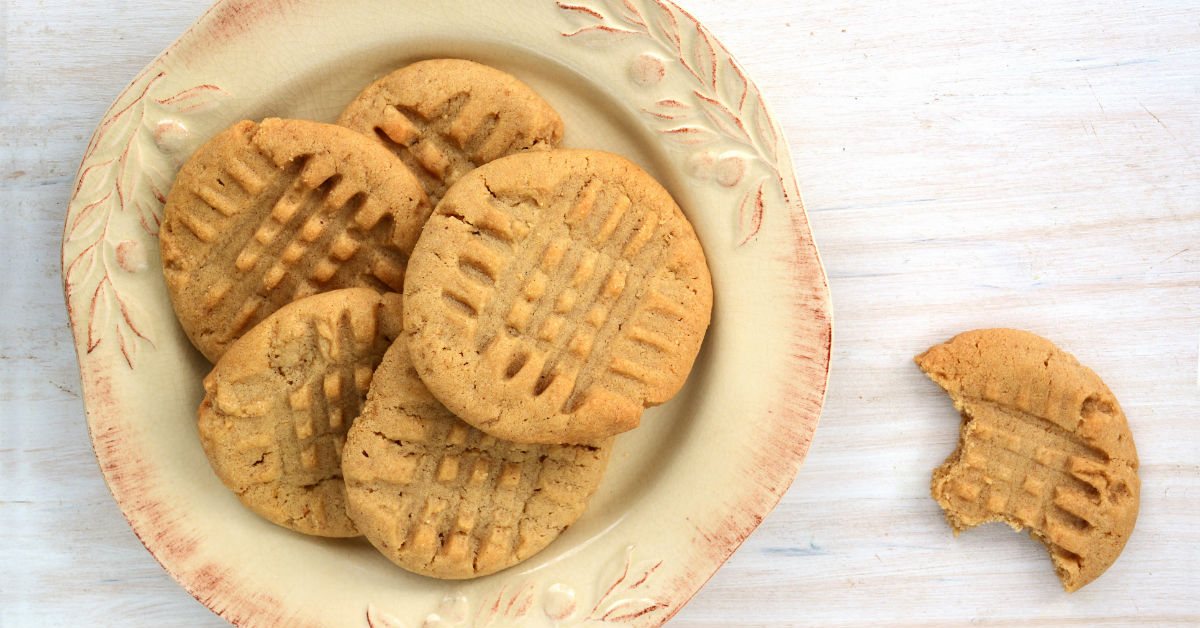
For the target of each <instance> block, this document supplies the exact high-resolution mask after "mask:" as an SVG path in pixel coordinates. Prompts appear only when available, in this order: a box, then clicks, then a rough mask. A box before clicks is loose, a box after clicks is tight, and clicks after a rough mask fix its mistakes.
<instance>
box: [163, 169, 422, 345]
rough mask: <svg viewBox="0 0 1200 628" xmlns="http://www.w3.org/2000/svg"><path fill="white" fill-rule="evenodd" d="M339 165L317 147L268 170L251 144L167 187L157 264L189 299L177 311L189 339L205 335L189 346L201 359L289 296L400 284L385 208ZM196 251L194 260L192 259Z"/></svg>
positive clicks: (401, 261) (391, 222)
mask: <svg viewBox="0 0 1200 628" xmlns="http://www.w3.org/2000/svg"><path fill="white" fill-rule="evenodd" d="M339 167H340V166H339V164H336V163H333V157H331V156H330V155H324V154H319V155H313V154H300V155H298V156H297V157H296V158H295V159H294V160H293V161H291V162H290V163H288V164H286V165H285V166H284V167H278V166H276V165H275V164H274V163H273V162H272V160H271V157H270V156H269V155H267V154H264V153H263V152H262V151H261V150H243V151H240V153H239V154H238V155H237V156H236V157H234V158H232V159H228V160H226V161H224V162H223V163H221V164H218V165H215V166H214V168H213V171H211V172H208V173H206V175H205V176H202V177H194V178H192V179H190V180H189V181H188V185H187V187H186V188H185V189H183V190H180V191H179V192H177V194H179V195H180V196H186V198H185V199H184V200H183V202H177V203H175V206H176V207H177V210H176V211H173V212H172V213H171V214H170V215H169V216H168V224H167V226H166V228H165V230H164V234H165V235H164V239H163V246H162V250H163V264H164V271H165V273H166V275H167V278H168V282H169V283H170V284H171V285H173V286H174V288H173V291H174V293H175V298H184V299H188V297H191V300H193V301H195V302H194V303H189V304H188V307H186V308H183V309H180V308H177V309H180V313H181V317H186V318H188V319H193V318H194V319H196V320H188V321H185V322H186V323H189V324H190V327H191V329H190V331H192V333H193V337H194V338H195V337H196V336H199V337H200V338H206V339H207V338H211V339H212V340H211V341H208V340H200V341H198V343H197V344H198V346H200V347H201V349H202V350H204V351H205V354H206V355H208V357H209V358H210V359H215V358H217V357H219V354H220V353H221V352H223V351H224V347H225V346H226V345H227V344H228V342H230V341H232V339H233V338H236V337H237V336H239V335H241V334H242V333H244V332H245V331H247V330H248V329H250V328H251V327H253V325H254V324H256V323H258V322H259V321H261V320H262V319H264V318H265V317H266V316H267V315H269V314H270V313H271V312H273V311H275V310H277V309H279V308H280V307H282V306H284V305H286V304H287V303H290V302H292V301H294V300H296V299H299V298H303V297H305V296H309V295H312V294H316V293H319V292H324V291H327V290H331V289H334V288H339V287H348V286H366V287H371V288H375V289H377V290H388V291H400V290H401V289H402V288H403V283H404V267H405V264H406V262H407V257H406V255H405V252H404V251H402V250H401V249H400V247H399V246H397V243H396V241H395V237H394V236H395V234H394V231H395V229H396V222H395V219H394V218H393V216H392V214H391V212H393V211H395V208H389V207H388V206H386V205H385V204H384V202H382V201H381V200H380V199H377V198H374V197H372V196H371V195H369V194H368V191H367V190H365V189H363V187H362V186H361V184H359V183H355V182H354V180H353V179H352V178H348V177H347V178H344V177H342V176H341V175H339V174H338V173H337V169H338V168H339ZM197 251H199V252H200V255H199V257H200V259H203V260H205V261H204V262H203V263H196V262H195V261H193V257H194V256H196V252H197ZM181 293H183V294H186V295H187V296H184V297H181V296H180V295H181ZM208 342H211V343H215V344H217V345H219V350H210V349H209V348H207V347H206V346H204V345H205V344H207V343H208Z"/></svg>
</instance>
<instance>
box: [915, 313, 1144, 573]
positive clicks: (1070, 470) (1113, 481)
mask: <svg viewBox="0 0 1200 628" xmlns="http://www.w3.org/2000/svg"><path fill="white" fill-rule="evenodd" d="M915 360H916V363H917V365H918V366H920V367H921V370H922V371H924V372H925V374H926V375H928V376H929V377H930V379H932V380H933V381H934V382H937V384H938V385H939V386H941V387H942V388H943V389H944V390H945V391H946V392H947V393H949V395H950V398H951V399H952V400H953V401H954V407H955V408H957V409H958V410H959V411H960V412H961V413H962V419H963V422H962V434H961V440H960V441H959V444H958V449H956V450H955V452H954V453H953V454H951V456H950V457H949V458H948V459H947V460H946V462H945V463H944V464H943V465H942V466H940V467H938V468H937V469H936V470H934V472H933V481H932V483H931V488H932V491H933V497H934V499H936V500H937V502H938V503H939V504H940V505H941V506H942V508H943V509H945V511H946V520H947V521H948V522H949V523H950V525H951V527H953V528H954V533H955V534H958V533H959V532H960V531H962V530H965V529H967V528H970V527H973V526H976V525H979V524H980V523H984V522H987V521H1003V522H1005V523H1007V524H1009V525H1010V526H1012V527H1013V528H1014V529H1016V530H1021V529H1023V528H1026V527H1027V528H1029V534H1030V536H1032V537H1033V538H1035V539H1038V540H1040V541H1042V542H1043V543H1045V545H1046V549H1047V550H1049V552H1050V558H1051V560H1052V561H1053V562H1054V569H1055V571H1056V572H1057V573H1058V577H1059V579H1060V580H1062V584H1063V588H1065V589H1066V590H1067V591H1075V590H1078V589H1079V588H1080V587H1082V586H1084V585H1085V584H1087V583H1089V582H1091V581H1092V580H1095V579H1096V578H1097V577H1098V576H1099V575H1100V574H1102V573H1104V570H1105V569H1108V566H1109V565H1111V564H1112V563H1113V561H1115V560H1116V559H1117V556H1119V555H1120V553H1121V549H1122V548H1124V547H1125V541H1126V540H1127V539H1128V538H1129V534H1130V533H1131V532H1132V531H1133V525H1134V522H1135V521H1136V520H1137V514H1138V498H1139V492H1140V489H1141V481H1140V480H1139V479H1138V476H1137V469H1138V458H1137V452H1136V451H1135V449H1134V446H1133V436H1132V435H1131V434H1130V432H1129V425H1128V424H1127V423H1126V421H1125V414H1124V413H1123V412H1122V411H1121V406H1120V405H1119V404H1118V403H1117V400H1116V398H1115V397H1113V394H1112V392H1110V391H1109V389H1108V387H1107V386H1105V385H1104V382H1102V381H1100V378H1099V377H1097V376H1096V374H1095V373H1093V372H1092V370H1091V369H1089V368H1087V367H1086V366H1083V365H1081V364H1080V363H1079V362H1078V361H1077V360H1076V359H1075V358H1074V357H1073V356H1071V355H1070V354H1068V353H1065V352H1063V351H1062V350H1060V349H1059V348H1058V347H1056V346H1054V344H1052V343H1051V342H1050V341H1049V340H1046V339H1045V338H1042V337H1040V336H1037V335H1035V334H1032V333H1029V332H1027V331H1020V330H1016V329H981V330H976V331H969V332H965V333H962V334H959V335H958V336H955V337H954V338H953V339H952V340H951V341H950V342H947V343H945V344H941V345H937V346H935V347H933V348H931V349H929V350H928V351H926V352H925V353H922V354H921V355H919V356H917V357H916V359H915Z"/></svg>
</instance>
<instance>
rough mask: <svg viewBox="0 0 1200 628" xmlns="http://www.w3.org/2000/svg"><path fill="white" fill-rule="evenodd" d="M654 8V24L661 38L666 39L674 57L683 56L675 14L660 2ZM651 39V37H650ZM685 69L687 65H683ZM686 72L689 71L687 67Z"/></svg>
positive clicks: (660, 0)
mask: <svg viewBox="0 0 1200 628" xmlns="http://www.w3.org/2000/svg"><path fill="white" fill-rule="evenodd" d="M654 6H655V7H657V8H658V16H657V17H655V19H654V23H655V25H657V26H658V28H659V30H661V31H662V34H663V37H665V38H666V40H667V42H668V44H669V45H670V47H673V48H674V52H675V54H676V55H678V56H680V57H682V56H683V46H682V45H681V44H680V39H679V21H678V20H676V19H675V13H674V11H672V10H671V7H669V6H667V5H665V4H663V3H662V0H657V1H656V2H655V3H654ZM651 37H653V35H651ZM684 67H687V64H686V63H685V64H684ZM688 70H691V68H690V67H689V68H688Z"/></svg>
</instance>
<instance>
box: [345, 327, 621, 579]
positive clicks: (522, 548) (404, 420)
mask: <svg viewBox="0 0 1200 628" xmlns="http://www.w3.org/2000/svg"><path fill="white" fill-rule="evenodd" d="M611 450H612V439H606V440H604V441H601V442H598V443H594V444H591V445H520V444H517V443H510V442H507V441H502V440H497V439H495V438H493V437H491V436H488V435H487V434H484V433H483V432H480V431H479V430H476V429H474V428H472V427H471V426H469V425H467V424H466V423H463V422H462V421H460V420H458V419H457V418H455V417H454V415H452V414H450V412H449V411H447V410H446V408H444V407H443V406H442V405H441V404H439V403H438V402H437V401H436V400H434V398H433V396H432V395H430V394H429V391H428V390H427V389H426V388H425V386H424V385H423V384H422V383H421V380H420V379H419V378H418V377H417V373H416V371H415V370H414V369H413V367H412V364H411V362H410V361H409V357H408V346H407V344H406V343H405V341H404V338H403V336H401V338H399V339H397V340H396V343H395V344H393V345H392V347H391V348H390V349H388V352H387V354H386V355H385V356H384V358H383V363H382V364H380V365H379V369H378V371H376V374H375V378H374V380H373V382H372V384H371V390H370V392H369V393H368V395H367V404H366V407H364V408H363V413H362V416H360V417H359V418H358V420H357V421H356V422H355V423H354V426H353V427H351V428H350V433H349V435H348V436H347V438H346V448H345V454H344V457H343V462H342V469H343V472H344V473H345V478H346V491H347V499H348V505H349V512H350V517H351V518H352V519H353V520H354V522H355V523H356V524H357V526H358V529H359V530H361V531H362V532H363V534H364V535H366V537H367V539H368V540H369V541H371V543H372V544H374V545H375V547H377V548H378V549H379V551H381V552H382V553H383V554H384V555H385V556H387V557H388V559H390V560H391V561H392V562H394V563H396V564H397V565H399V566H401V567H403V568H405V569H407V570H409V571H412V572H415V573H419V574H423V575H427V576H433V577H437V578H456V579H457V578H473V577H476V576H483V575H487V574H490V573H493V572H496V571H499V570H501V569H504V568H507V567H511V566H512V565H515V564H516V563H518V562H521V561H523V560H525V559H527V558H529V557H530V556H532V555H534V554H535V553H537V552H539V551H541V550H542V549H543V548H544V547H546V546H547V545H548V544H549V543H550V542H551V541H553V540H554V539H555V538H557V537H558V535H559V534H561V533H562V531H563V530H564V529H566V527H567V526H569V525H571V524H572V523H573V522H574V521H575V520H576V519H577V518H578V517H579V516H580V514H582V513H583V510H584V507H585V506H586V505H587V502H588V498H589V497H591V495H592V493H593V492H594V491H595V490H596V486H597V485H598V484H599V482H600V478H601V476H602V475H603V473H604V468H605V466H606V465H607V463H608V457H609V454H610V453H611Z"/></svg>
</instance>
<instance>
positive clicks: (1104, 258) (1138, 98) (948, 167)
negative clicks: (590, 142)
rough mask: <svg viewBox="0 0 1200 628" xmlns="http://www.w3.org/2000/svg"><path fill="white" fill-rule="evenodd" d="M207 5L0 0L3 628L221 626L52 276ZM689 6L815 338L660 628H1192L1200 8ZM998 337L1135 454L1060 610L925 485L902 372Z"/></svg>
mask: <svg viewBox="0 0 1200 628" xmlns="http://www.w3.org/2000/svg"><path fill="white" fill-rule="evenodd" d="M206 4H207V3H206V1H205V0H177V1H176V2H171V3H136V2H111V1H107V0H72V1H69V2H68V1H67V0H43V1H40V2H35V1H34V0H15V1H13V0H6V1H5V2H2V3H0V200H2V202H3V211H4V213H5V216H6V217H7V218H8V220H7V222H5V224H4V228H3V229H0V250H2V251H4V257H5V259H6V260H7V263H8V266H7V268H6V269H5V271H4V272H3V273H0V302H2V303H3V307H4V314H3V316H0V422H2V425H0V477H3V483H2V484H0V530H3V534H2V535H0V556H3V559H2V560H0V626H43V625H45V626H90V625H123V626H155V627H159V628H162V627H169V626H220V625H224V622H223V621H222V620H220V619H219V618H218V617H216V616H215V615H213V614H212V613H210V612H209V611H208V610H207V609H205V608H204V607H203V606H202V605H200V604H199V603H198V602H196V601H195V600H193V599H192V598H191V597H190V596H188V594H187V593H186V592H184V591H183V589H181V588H180V587H179V586H178V585H176V584H175V583H174V581H172V580H171V579H170V578H169V577H168V576H167V575H166V573H165V572H164V571H163V570H162V569H161V568H160V567H159V566H158V564H157V563H156V562H155V561H154V559H153V557H151V556H150V554H149V553H148V552H146V551H145V550H144V549H143V548H142V546H141V544H140V543H139V542H138V540H137V538H136V537H135V535H134V534H133V533H132V531H131V530H130V529H129V527H128V526H127V525H126V523H125V521H124V519H123V517H122V515H121V513H120V510H119V509H118V508H117V506H116V504H115V503H114V502H113V500H112V498H111V496H110V495H109V493H108V491H107V489H106V487H105V485H104V482H103V480H102V479H101V476H100V472H99V470H98V468H97V466H96V462H95V458H94V456H93V454H92V451H91V445H90V442H89V439H88V434H87V428H86V425H85V423H84V419H83V408H82V404H81V401H80V398H79V379H78V371H77V368H76V363H75V357H74V351H73V348H72V345H71V335H70V332H69V330H68V329H67V322H66V312H65V308H64V305H63V297H62V292H61V274H60V273H61V269H60V263H59V247H60V243H61V235H62V221H63V217H64V215H65V207H66V201H67V198H68V196H69V188H70V186H71V182H72V179H73V177H74V174H75V169H76V168H77V166H78V163H79V159H80V157H81V156H82V154H83V151H84V148H85V146H86V143H87V140H88V138H89V137H90V135H91V133H92V131H93V130H94V128H95V125H96V123H97V121H98V120H99V119H100V117H101V115H102V114H103V113H104V111H105V110H106V109H107V108H108V106H109V104H110V103H111V101H112V99H113V98H114V97H115V96H116V95H117V94H118V93H120V91H121V90H122V89H123V88H124V87H125V85H126V84H127V83H128V81H129V80H130V79H132V78H133V76H134V75H135V74H136V73H137V72H138V71H139V70H140V69H141V68H142V67H143V66H144V65H145V64H147V63H148V62H149V61H150V60H152V59H153V58H154V57H155V56H156V55H157V54H158V53H159V52H160V51H161V50H162V49H163V48H164V47H165V46H166V45H167V44H169V43H170V42H171V41H172V40H174V39H175V38H176V37H177V36H178V35H179V34H180V33H182V32H183V30H184V29H186V28H187V26H188V25H189V24H190V23H191V21H192V20H194V19H195V18H196V17H197V16H198V15H199V14H200V13H202V12H203V10H204V9H205V8H206ZM683 6H684V8H686V9H687V10H688V11H689V12H691V13H692V14H694V15H695V16H696V17H697V18H699V19H700V21H702V22H704V23H705V24H706V25H707V26H708V27H709V28H710V29H711V30H712V31H713V33H714V34H715V35H716V36H717V37H718V38H719V39H720V40H721V41H722V42H723V43H724V44H725V45H726V46H727V47H728V48H729V49H730V50H731V51H732V52H733V53H734V54H735V55H736V56H737V57H738V58H739V59H740V61H741V62H742V64H743V65H744V66H745V68H746V69H747V71H748V72H749V74H750V76H751V77H753V78H754V80H755V81H756V82H757V83H758V85H759V86H760V87H761V88H762V90H763V91H764V92H765V95H766V97H767V98H768V100H769V103H770V104H771V105H772V109H773V110H774V112H775V114H776V116H777V118H778V119H779V122H780V123H781V125H782V126H783V128H784V131H785V133H786V135H787V137H788V138H789V140H790V145H791V148H792V152H793V156H794V161H795V166H796V171H797V175H798V178H799V181H800V186H801V189H802V191H803V193H804V199H805V204H806V207H807V210H808V214H809V218H810V220H811V222H812V226H813V231H814V234H815V237H816V240H817V244H818V246H819V247H820V249H821V252H822V255H823V257H824V261H825V264H826V268H827V271H828V274H829V280H830V286H831V289H832V293H833V300H834V306H835V317H834V321H835V322H834V359H833V370H832V375H831V381H830V387H829V396H828V400H827V402H826V405H825V411H824V414H823V416H822V419H821V425H820V428H819V429H818V431H817V436H816V439H815V442H814V445H813V447H812V449H811V451H810V453H809V457H808V460H807V462H806V463H805V466H804V468H803V470H802V471H801V473H800V475H799V476H798V478H797V480H796V482H795V484H794V485H793V486H792V489H791V491H790V492H788V494H787V495H786V496H785V497H784V498H783V500H782V502H781V503H780V505H779V506H778V507H777V508H776V509H775V511H774V512H773V513H772V514H771V515H770V516H769V517H768V518H767V519H766V520H765V521H764V522H763V524H762V526H761V527H760V528H759V529H758V530H757V531H756V532H755V533H754V534H753V535H752V536H751V537H750V538H749V539H748V540H747V541H746V543H745V544H744V545H743V546H742V547H741V549H740V550H738V552H737V553H735V554H734V556H733V558H732V559H731V560H730V561H729V562H728V563H727V564H726V565H725V567H724V568H722V569H721V570H720V571H719V572H718V573H717V574H716V576H714V577H713V579H712V580H711V581H710V582H709V584H708V585H707V586H706V587H705V588H704V589H703V590H702V591H701V592H700V593H699V594H698V595H697V596H696V598H695V599H694V600H693V601H692V603H691V604H690V605H688V606H687V607H686V608H685V609H684V610H683V611H682V612H680V613H679V614H678V615H677V616H676V617H675V619H674V620H673V621H672V623H671V625H672V626H729V625H740V626H860V625H888V626H959V625H964V624H968V623H970V624H973V625H985V626H1013V625H1018V626H1041V625H1045V626H1059V625H1088V626H1094V625H1133V624H1137V625H1139V626H1153V625H1197V624H1200V595H1197V593H1196V592H1197V591H1198V590H1200V570H1197V568H1196V565H1197V563H1200V421H1197V420H1196V418H1195V416H1194V414H1193V413H1194V412H1195V410H1194V408H1195V406H1196V405H1197V401H1198V393H1200V373H1198V370H1197V362H1198V355H1197V353H1198V347H1200V311H1198V310H1197V306H1198V305H1200V160H1198V158H1197V157H1198V155H1200V8H1198V7H1197V6H1196V5H1195V4H1194V3H1186V2H1118V1H1113V0H1103V1H1099V2H1095V3H1079V2H1067V1H1064V0H1040V1H1036V2H1032V1H1018V2H1007V3H980V2H966V1H958V0H939V1H933V0H931V1H928V2H912V3H872V2H864V1H861V0H846V1H845V2H840V3H820V2H813V3H782V2H771V1H767V0H753V1H746V2H738V3H733V2H728V1H723V0H683ZM992 326H1010V327H1019V328H1024V329H1029V330H1031V331H1034V332H1037V333H1039V334H1042V335H1044V336H1046V337H1048V338H1050V339H1051V340H1053V341H1054V342H1056V343H1058V344H1059V345H1060V346H1061V347H1062V348H1063V349H1065V350H1067V351H1069V352H1071V353H1073V354H1075V355H1076V356H1077V357H1078V358H1079V359H1080V360H1081V361H1082V362H1083V363H1084V364H1087V365H1089V366H1091V367H1092V368H1093V369H1094V370H1095V371H1096V372H1097V373H1098V374H1099V375H1100V376H1101V377H1102V378H1103V379H1104V380H1105V381H1106V382H1107V383H1108V385H1109V386H1110V388H1112V390H1113V391H1114V393H1115V394H1116V395H1117V397H1118V398H1119V399H1120V400H1121V402H1122V405H1123V407H1124V409H1125V412H1126V414H1127V415H1128V417H1129V422H1130V425H1131V427H1132V430H1133V433H1134V437H1135V439H1136V442H1137V446H1138V453H1139V455H1140V457H1141V460H1142V467H1141V477H1142V481H1143V486H1142V507H1141V515H1140V518H1139V521H1138V525H1137V528H1136V529H1135V531H1134V533H1133V536H1132V538H1131V540H1130V541H1129V544H1128V546H1127V547H1126V549H1125V552H1124V554H1123V555H1122V557H1121V558H1120V559H1119V560H1118V561H1117V562H1116V564H1115V565H1114V566H1113V567H1112V568H1111V569H1110V570H1109V571H1108V573H1107V574H1106V575H1104V576H1102V577H1101V578H1100V579H1099V580H1097V581H1096V582H1094V583H1093V584H1091V585H1089V586H1088V587H1086V588H1085V589H1083V590H1082V591H1080V592H1078V593H1075V594H1071V595H1068V594H1066V593H1063V592H1062V590H1061V589H1060V587H1059V585H1058V582H1057V579H1056V578H1055V576H1054V573H1053V571H1052V569H1051V565H1050V561H1049V559H1048V558H1047V557H1046V555H1045V552H1044V550H1043V548H1042V546H1041V545H1040V544H1039V543H1036V542H1034V541H1031V540H1030V539H1029V538H1028V537H1026V536H1025V535H1023V534H1021V535H1018V534H1014V533H1013V532H1012V531H1011V530H1009V529H1008V528H1007V527H1005V526H1003V525H1000V524H991V525H988V526H984V527H982V528H978V529H975V530H971V531H968V532H966V533H964V534H962V535H961V536H959V537H958V538H955V537H953V536H952V535H951V532H950V528H949V526H947V525H946V523H945V522H944V521H943V520H942V516H941V512H940V510H939V509H938V506H937V505H936V504H935V503H934V501H933V500H932V499H930V497H929V489H928V483H929V475H930V472H931V470H932V469H933V468H934V467H935V466H937V465H938V464H939V463H941V461H942V460H943V459H944V458H945V457H946V456H947V455H949V454H950V452H951V451H952V450H953V448H954V444H955V442H956V439H957V436H958V416H957V414H956V413H955V411H954V410H953V408H952V407H951V406H950V403H949V401H948V400H947V399H946V398H945V396H944V395H943V394H942V393H941V392H940V391H939V390H938V389H937V387H936V386H935V385H934V384H932V383H931V382H929V381H926V380H925V379H924V377H923V376H922V375H921V373H920V372H919V371H918V370H917V368H916V367H915V366H914V365H913V364H912V362H911V358H912V356H913V355H915V354H916V353H919V352H920V351H922V350H924V349H925V348H927V347H928V346H930V345H931V344H934V343H937V342H941V341H943V340H946V339H948V338H949V337H950V336H952V335H954V334H955V333H957V332H959V331H962V330H965V329H971V328H977V327H992Z"/></svg>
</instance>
